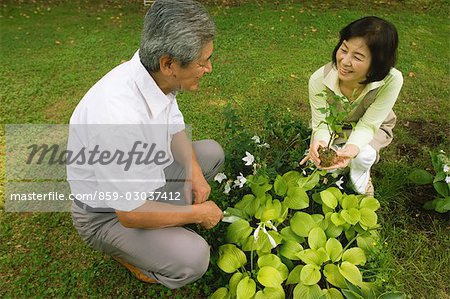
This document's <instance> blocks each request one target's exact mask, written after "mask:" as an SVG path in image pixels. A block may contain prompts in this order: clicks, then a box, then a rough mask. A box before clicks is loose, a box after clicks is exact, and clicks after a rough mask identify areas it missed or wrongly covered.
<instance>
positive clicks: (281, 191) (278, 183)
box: [273, 175, 288, 196]
mask: <svg viewBox="0 0 450 299" xmlns="http://www.w3.org/2000/svg"><path fill="white" fill-rule="evenodd" d="M273 187H274V190H275V193H276V194H277V195H278V196H284V195H285V194H286V192H287V190H288V185H287V182H286V180H285V179H284V178H283V177H282V176H280V175H277V178H276V179H275V182H274V184H273Z"/></svg>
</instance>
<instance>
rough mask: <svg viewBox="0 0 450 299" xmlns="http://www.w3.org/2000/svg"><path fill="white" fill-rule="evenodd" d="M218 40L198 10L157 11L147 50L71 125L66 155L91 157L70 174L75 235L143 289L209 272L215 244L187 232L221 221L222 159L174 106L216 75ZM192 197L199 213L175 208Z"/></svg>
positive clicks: (167, 0) (192, 6)
mask: <svg viewBox="0 0 450 299" xmlns="http://www.w3.org/2000/svg"><path fill="white" fill-rule="evenodd" d="M214 34H215V26H214V23H213V21H212V20H211V17H210V16H209V15H208V13H207V12H206V10H205V9H204V8H203V7H202V6H201V5H200V4H199V3H197V2H195V1H192V0H157V1H155V3H154V4H153V5H152V7H151V8H150V10H149V11H148V13H147V15H146V16H145V21H144V30H143V33H142V39H141V46H140V49H139V50H138V51H137V52H136V53H135V55H134V56H133V57H132V59H131V60H130V61H128V62H125V63H123V64H121V65H119V66H117V67H116V68H114V69H113V70H112V71H110V72H109V73H108V74H106V75H105V76H104V77H103V78H102V79H100V80H99V81H98V82H97V83H96V84H95V85H94V86H93V87H92V88H91V89H90V90H89V91H88V92H87V94H86V95H85V96H84V98H83V99H82V100H81V101H80V103H79V104H78V106H77V107H76V109H75V111H74V113H73V115H72V117H71V119H70V124H71V134H70V138H69V148H72V149H74V148H76V149H83V151H84V150H85V149H87V150H88V152H89V153H90V154H91V157H90V158H89V159H86V158H85V159H81V158H79V157H80V155H78V156H76V157H78V158H79V160H77V161H76V162H74V161H72V163H70V165H68V168H67V173H68V180H69V183H70V185H71V189H72V193H73V194H74V195H76V198H77V200H74V204H73V206H72V218H73V222H74V226H75V227H76V229H77V230H78V232H79V234H80V235H81V237H82V238H83V239H84V240H85V241H86V242H87V243H88V244H89V245H90V246H91V247H93V248H94V249H96V250H99V251H101V252H105V253H107V254H109V255H111V256H113V257H114V258H115V259H116V260H118V261H119V262H120V263H121V264H123V265H124V266H125V267H127V268H128V269H129V270H130V271H132V273H133V274H135V275H136V276H137V277H138V278H139V279H140V280H143V281H146V282H159V283H161V284H163V285H165V286H167V287H169V288H178V287H181V286H183V285H186V284H188V283H190V282H193V281H195V280H197V279H198V278H200V277H201V276H202V275H203V274H204V273H205V271H206V270H207V268H208V265H209V254H210V252H209V246H208V244H207V243H206V241H205V240H204V239H203V238H202V237H200V236H199V235H198V234H196V233H195V232H193V231H191V230H189V229H186V228H183V225H186V224H190V223H198V224H200V225H202V226H203V227H205V228H207V229H209V228H212V227H213V226H215V225H216V224H217V223H218V222H219V221H220V219H221V217H222V211H221V210H220V209H219V208H218V207H217V205H216V204H215V203H214V202H213V201H210V200H208V197H209V193H210V190H211V189H210V186H209V184H208V183H207V180H209V179H211V178H213V177H214V175H215V174H216V173H217V172H218V170H219V168H220V166H221V165H222V164H223V160H224V154H223V150H222V148H221V147H220V145H219V144H217V143H216V142H215V141H213V140H202V141H198V142H194V143H193V144H192V145H191V144H190V143H189V141H188V138H187V134H186V132H185V125H184V120H183V115H182V114H181V112H180V110H179V109H178V105H177V101H176V93H177V92H178V91H194V90H197V89H198V85H199V80H200V78H201V77H203V75H204V74H205V73H210V72H211V71H212V65H211V61H210V58H211V55H212V52H213V38H214ZM131 145H132V146H131ZM138 149H140V151H139V150H138ZM111 151H112V152H111ZM143 154H147V155H148V156H147V160H145V161H144V159H143ZM95 155H97V156H95ZM124 155H125V156H126V155H128V156H127V157H126V158H125V157H124ZM138 158H141V160H139V159H138ZM156 194H157V195H158V196H157V197H159V198H160V200H157V199H158V198H156ZM191 194H193V195H194V202H193V203H192V204H189V205H188V204H185V205H180V204H178V205H173V204H170V203H168V202H169V201H170V200H177V199H179V198H183V199H184V200H185V202H186V203H189V202H190V196H191ZM86 195H90V197H89V200H86V198H88V197H86ZM168 197H170V198H169V199H168ZM162 199H164V200H162Z"/></svg>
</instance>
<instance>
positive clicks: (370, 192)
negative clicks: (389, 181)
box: [366, 177, 375, 197]
mask: <svg viewBox="0 0 450 299" xmlns="http://www.w3.org/2000/svg"><path fill="white" fill-rule="evenodd" d="M366 195H367V196H372V197H373V196H374V195H375V188H374V187H373V184H372V178H371V177H369V182H368V183H367V187H366Z"/></svg>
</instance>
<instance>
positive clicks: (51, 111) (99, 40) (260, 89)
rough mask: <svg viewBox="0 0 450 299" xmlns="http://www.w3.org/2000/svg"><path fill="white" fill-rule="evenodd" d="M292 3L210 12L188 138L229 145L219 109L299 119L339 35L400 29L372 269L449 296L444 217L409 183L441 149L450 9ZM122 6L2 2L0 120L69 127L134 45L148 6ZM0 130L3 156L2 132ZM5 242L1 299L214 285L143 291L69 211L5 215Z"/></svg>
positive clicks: (1, 245) (425, 293) (448, 106)
mask: <svg viewBox="0 0 450 299" xmlns="http://www.w3.org/2000/svg"><path fill="white" fill-rule="evenodd" d="M211 2H214V1H211ZM224 2H225V3H227V1H224ZM299 2H302V1H278V2H276V3H272V2H270V1H269V2H267V3H264V2H262V1H259V2H258V3H256V1H255V2H254V3H250V4H241V5H231V6H227V5H225V4H222V2H221V1H216V3H221V4H220V5H218V6H213V5H210V6H208V8H209V10H210V12H211V14H212V15H213V16H214V19H215V21H216V24H217V31H218V35H217V40H216V42H215V52H214V58H213V73H212V74H210V75H209V76H207V77H206V78H204V80H203V81H202V86H201V90H200V92H198V93H195V94H188V93H186V94H180V95H179V97H178V98H179V100H178V102H179V105H180V108H181V110H182V111H183V112H184V116H185V121H186V123H191V124H193V137H194V139H200V138H215V139H216V140H218V141H219V142H221V141H223V140H224V136H223V130H222V128H223V122H224V118H223V109H224V107H225V106H226V105H227V104H231V105H232V106H233V107H234V108H235V109H236V110H237V111H238V112H239V114H240V115H241V117H242V118H243V120H244V122H245V126H246V128H247V129H248V130H251V131H255V132H257V131H258V130H259V128H260V126H261V123H262V122H263V118H264V111H265V108H266V107H267V106H270V110H271V111H272V112H273V113H274V114H275V113H281V112H286V111H289V113H290V114H291V115H292V117H293V118H295V119H298V120H299V121H302V122H305V123H306V122H308V121H309V118H310V111H309V104H308V97H307V82H308V78H309V76H310V75H311V74H312V72H314V71H315V70H316V69H317V68H318V67H320V66H322V65H323V64H325V63H327V62H328V61H329V60H330V55H331V52H332V50H333V48H334V46H335V43H336V42H337V38H338V31H339V29H340V28H342V27H343V26H344V25H346V24H347V23H349V22H350V21H352V20H354V19H356V18H359V17H362V16H365V15H377V16H380V17H383V18H386V19H388V20H389V21H391V22H393V23H394V24H395V25H396V26H397V28H398V31H399V35H400V47H399V55H398V64H397V68H398V69H399V70H401V71H402V73H403V75H404V82H405V83H404V87H403V90H402V92H401V94H400V97H399V99H398V101H397V103H396V106H395V111H396V113H397V115H398V117H399V122H398V125H397V127H396V129H395V134H396V138H395V140H394V142H393V144H391V145H390V147H389V148H388V149H386V150H385V151H384V152H383V153H382V161H381V162H380V163H379V164H377V165H376V166H375V167H374V169H373V172H374V184H375V188H376V196H377V198H379V199H380V201H381V203H382V208H381V212H380V215H381V221H380V223H381V224H382V236H383V242H384V251H383V252H382V254H380V264H381V265H382V267H381V268H380V269H379V272H378V273H377V275H379V276H380V277H382V278H383V279H385V281H386V282H387V284H388V286H389V288H391V289H396V290H399V291H404V292H406V293H407V294H408V295H409V296H410V298H450V295H449V294H450V266H449V265H450V253H449V248H450V233H449V230H450V222H449V218H448V215H440V214H437V213H432V212H428V211H424V210H422V209H421V204H422V203H423V202H424V198H428V197H429V194H427V193H426V192H425V193H424V194H422V195H423V196H422V197H421V193H420V191H421V190H419V189H417V188H414V187H412V186H410V185H408V184H407V183H406V181H407V179H406V177H407V174H408V172H409V171H410V170H411V169H412V168H413V167H428V168H429V167H430V166H431V163H430V161H429V157H428V151H429V150H430V149H445V150H447V151H450V140H449V136H450V129H449V120H450V101H449V99H450V89H449V86H450V39H449V36H450V35H449V34H450V22H449V18H448V11H449V7H450V4H449V3H448V1H445V0H442V1H432V0H429V1H426V0H417V1H411V0H410V1H398V2H397V1H369V2H370V3H367V1H357V2H358V3H356V4H355V3H352V2H351V1H344V3H346V4H343V5H344V7H342V6H338V5H336V4H335V3H334V1H325V4H320V5H319V4H317V3H318V2H319V1H306V2H302V3H299ZM322 2H323V1H321V3H322ZM328 2H329V3H328ZM381 2H382V3H381ZM118 3H119V1H116V2H114V1H108V2H105V4H101V2H100V1H98V2H97V1H95V3H89V2H88V1H36V2H35V3H33V4H24V3H22V2H19V3H13V2H10V1H6V2H5V1H3V2H2V4H0V5H2V7H1V8H2V10H1V16H0V22H1V23H0V24H1V25H0V30H1V31H0V34H1V59H2V61H1V62H2V67H1V68H0V74H1V78H2V84H1V85H0V95H1V116H0V117H1V121H0V123H3V124H21V123H35V124H38V123H55V124H66V123H68V121H69V118H70V115H71V113H72V111H73V109H74V108H75V106H76V104H77V103H78V101H79V100H80V99H81V98H82V96H83V95H84V94H85V93H86V91H87V90H88V89H89V88H90V87H91V86H92V85H93V84H94V83H95V82H96V81H97V80H98V79H100V78H101V77H102V76H103V75H104V74H105V73H107V72H108V71H109V70H110V69H112V68H113V67H114V66H116V65H118V64H119V63H121V62H122V61H123V60H128V59H130V58H131V56H132V55H133V53H134V51H135V50H136V49H137V47H138V45H139V38H140V33H141V26H142V20H143V16H144V15H145V12H146V9H147V8H145V7H143V5H142V3H141V1H134V2H133V3H125V2H124V3H121V4H118ZM380 3H381V4H380ZM1 136H2V142H1V143H0V146H1V147H0V148H1V149H2V152H4V138H3V137H4V128H2V130H1ZM3 161H4V159H2V163H1V165H0V167H1V169H0V170H1V173H2V186H4V180H5V179H4V172H5V170H4V162H3ZM2 190H3V187H2ZM0 192H1V191H0ZM2 194H3V192H1V194H0V195H2ZM2 197H3V195H2ZM2 200H3V199H1V200H0V206H1V205H2V204H1V201H2ZM0 240H1V241H0V252H1V255H0V297H1V298H10V297H12V298H19V297H83V298H84V297H144V296H146V297H148V298H159V297H162V298H202V297H205V294H209V293H210V292H211V291H213V290H214V289H215V288H216V287H218V285H212V284H211V282H214V279H215V278H214V277H211V275H213V274H212V273H213V272H208V273H207V275H206V276H205V277H204V278H202V279H201V280H199V281H197V282H196V283H194V284H191V285H189V286H186V287H184V288H182V289H179V290H175V291H171V290H169V289H166V288H165V287H162V286H158V285H145V284H142V283H140V282H138V281H136V280H135V279H134V278H133V277H131V275H130V274H129V273H128V272H127V271H125V270H124V269H122V268H121V267H120V266H119V265H118V264H117V263H116V262H114V261H113V260H112V259H111V258H109V257H106V256H103V255H102V254H99V253H97V252H94V251H93V250H91V249H89V248H88V247H87V246H86V245H85V244H84V243H83V241H82V240H81V239H80V238H79V237H78V235H77V233H76V231H75V229H74V228H73V227H72V223H71V218H70V215H69V213H5V212H3V211H0Z"/></svg>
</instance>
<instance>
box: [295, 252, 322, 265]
mask: <svg viewBox="0 0 450 299" xmlns="http://www.w3.org/2000/svg"><path fill="white" fill-rule="evenodd" d="M298 257H299V258H300V259H301V260H302V261H303V262H304V263H305V264H314V265H317V266H320V265H322V262H323V261H322V258H321V256H320V254H319V253H318V252H317V251H316V250H314V249H304V250H302V251H300V252H299V253H298Z"/></svg>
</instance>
